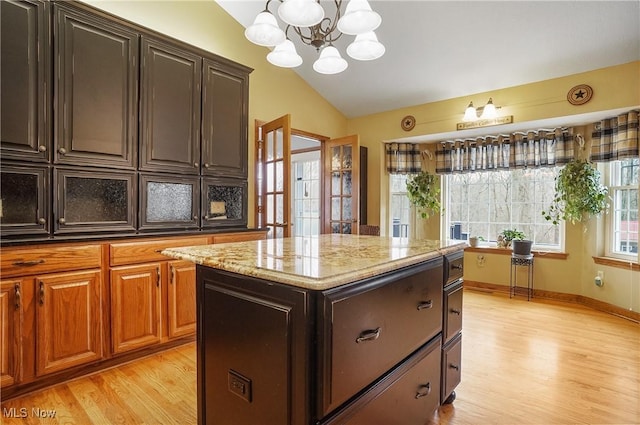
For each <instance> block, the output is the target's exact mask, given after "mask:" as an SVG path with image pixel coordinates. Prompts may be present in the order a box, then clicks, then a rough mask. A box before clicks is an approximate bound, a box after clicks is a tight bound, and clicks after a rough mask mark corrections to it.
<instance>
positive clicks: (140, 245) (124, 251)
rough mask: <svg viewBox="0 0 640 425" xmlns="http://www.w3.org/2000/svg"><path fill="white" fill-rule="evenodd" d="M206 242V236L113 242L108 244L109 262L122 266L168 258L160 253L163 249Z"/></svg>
mask: <svg viewBox="0 0 640 425" xmlns="http://www.w3.org/2000/svg"><path fill="white" fill-rule="evenodd" d="M207 243H208V239H207V238H206V237H198V238H184V239H164V240H154V241H144V242H122V243H113V244H111V245H110V246H109V263H110V265H112V266H122V265H126V264H137V263H146V262H152V261H163V260H168V259H169V258H168V257H166V256H164V255H162V254H160V251H162V250H163V249H166V248H175V247H179V246H194V245H207Z"/></svg>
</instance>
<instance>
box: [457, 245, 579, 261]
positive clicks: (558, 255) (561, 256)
mask: <svg viewBox="0 0 640 425" xmlns="http://www.w3.org/2000/svg"><path fill="white" fill-rule="evenodd" d="M464 251H465V252H481V253H485V254H500V255H511V254H512V253H513V251H512V250H511V249H508V248H498V247H496V246H478V247H474V248H472V247H470V246H468V247H466V248H465V249H464ZM531 253H532V254H533V256H534V257H539V258H540V257H544V258H552V259H556V260H566V259H567V257H568V256H569V254H567V253H566V252H556V251H536V250H535V249H534V250H533V251H531Z"/></svg>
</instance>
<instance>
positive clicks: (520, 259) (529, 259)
mask: <svg viewBox="0 0 640 425" xmlns="http://www.w3.org/2000/svg"><path fill="white" fill-rule="evenodd" d="M518 267H526V268H527V286H526V288H525V287H524V286H518ZM518 288H522V289H526V291H527V301H530V300H531V298H533V254H532V255H517V254H513V255H512V256H511V271H510V273H509V298H513V297H515V296H516V295H517V292H518Z"/></svg>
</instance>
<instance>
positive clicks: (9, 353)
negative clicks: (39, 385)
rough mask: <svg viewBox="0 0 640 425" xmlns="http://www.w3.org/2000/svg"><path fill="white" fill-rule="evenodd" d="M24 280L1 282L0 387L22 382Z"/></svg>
mask: <svg viewBox="0 0 640 425" xmlns="http://www.w3.org/2000/svg"><path fill="white" fill-rule="evenodd" d="M21 290H22V281H21V280H19V279H17V280H7V281H1V282H0V320H1V321H2V322H1V326H2V328H1V329H0V387H3V388H4V387H7V386H10V385H13V384H16V383H18V382H20V375H21V373H20V372H21V367H22V344H21V342H20V335H21V334H22V303H21V299H20V296H21Z"/></svg>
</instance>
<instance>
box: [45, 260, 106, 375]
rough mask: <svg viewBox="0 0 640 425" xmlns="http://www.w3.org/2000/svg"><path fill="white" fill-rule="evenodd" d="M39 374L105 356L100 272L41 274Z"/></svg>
mask: <svg viewBox="0 0 640 425" xmlns="http://www.w3.org/2000/svg"><path fill="white" fill-rule="evenodd" d="M35 282H36V291H37V295H36V303H37V308H36V335H37V338H36V350H37V356H36V358H37V362H36V375H37V376H42V375H46V374H48V373H52V372H56V371H59V370H63V369H67V368H70V367H72V366H77V365H81V364H85V363H89V362H92V361H96V360H99V359H101V358H102V356H103V351H102V309H101V304H102V302H101V292H102V291H101V289H102V288H101V282H102V279H101V272H100V270H90V271H83V272H69V273H59V274H52V275H43V276H38V277H36V279H35Z"/></svg>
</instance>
